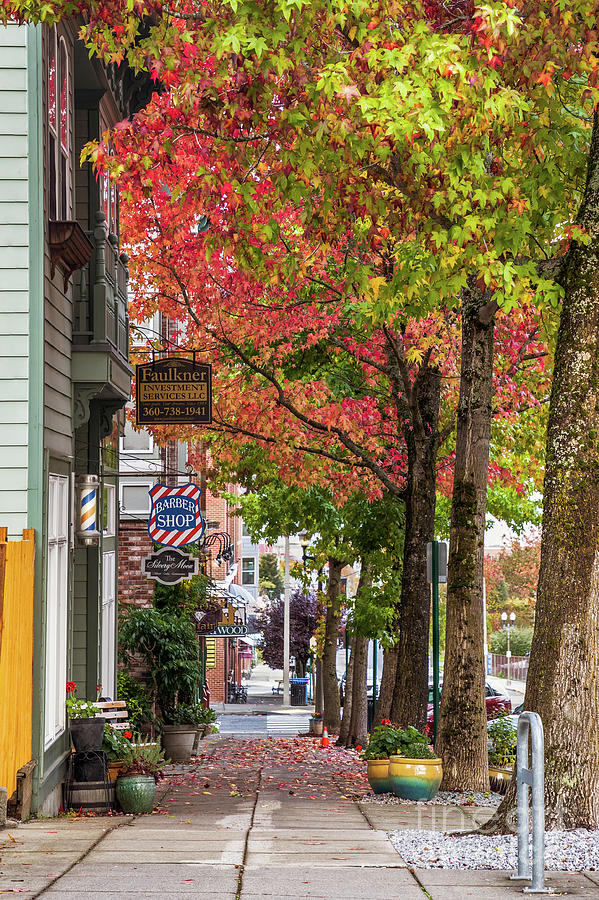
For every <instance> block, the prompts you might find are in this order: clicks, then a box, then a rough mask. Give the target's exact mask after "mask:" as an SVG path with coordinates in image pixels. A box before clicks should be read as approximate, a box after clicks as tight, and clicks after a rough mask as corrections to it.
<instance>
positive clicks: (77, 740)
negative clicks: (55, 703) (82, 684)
mask: <svg viewBox="0 0 599 900" xmlns="http://www.w3.org/2000/svg"><path fill="white" fill-rule="evenodd" d="M76 691H77V685H76V683H75V682H74V681H67V699H66V703H65V705H66V708H67V715H68V717H69V731H70V733H71V740H72V741H73V746H74V748H75V750H77V752H80V753H81V752H83V751H85V750H100V748H101V747H102V738H103V736H104V723H105V721H106V720H105V719H104V718H103V717H102V716H99V715H98V713H99V712H100V710H99V709H98V707H97V706H95V704H94V703H93V702H92V701H91V700H82V699H81V698H79V697H76V696H75V693H76Z"/></svg>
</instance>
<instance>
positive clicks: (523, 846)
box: [510, 712, 551, 894]
mask: <svg viewBox="0 0 599 900" xmlns="http://www.w3.org/2000/svg"><path fill="white" fill-rule="evenodd" d="M529 734H530V737H531V738H532V768H530V769H529V768H528V737H529ZM516 767H517V770H516V774H517V784H518V874H517V875H511V876H510V878H512V879H514V880H528V879H529V878H530V858H529V852H528V838H529V828H528V808H529V805H528V791H529V788H532V883H531V886H530V887H525V888H523V891H524V892H525V893H527V894H550V893H551V891H550V890H549V889H548V888H546V887H545V738H544V736H543V723H542V722H541V717H540V716H539V714H538V713H534V712H523V713H521V714H520V717H519V718H518V751H517V757H516Z"/></svg>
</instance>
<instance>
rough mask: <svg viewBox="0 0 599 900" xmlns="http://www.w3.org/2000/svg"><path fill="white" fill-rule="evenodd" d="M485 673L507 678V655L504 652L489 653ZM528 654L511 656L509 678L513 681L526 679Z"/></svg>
mask: <svg viewBox="0 0 599 900" xmlns="http://www.w3.org/2000/svg"><path fill="white" fill-rule="evenodd" d="M487 659H488V668H487V675H499V677H500V678H507V668H508V666H507V656H506V655H505V654H504V653H489V655H488V657H487ZM528 660H529V657H528V656H512V658H511V660H510V678H513V680H514V681H526V678H527V676H528Z"/></svg>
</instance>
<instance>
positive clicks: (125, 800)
mask: <svg viewBox="0 0 599 900" xmlns="http://www.w3.org/2000/svg"><path fill="white" fill-rule="evenodd" d="M165 765H166V763H165V760H164V752H163V751H162V749H161V747H160V741H158V742H157V743H153V744H138V743H132V744H131V747H130V749H129V750H128V751H127V752H126V755H125V758H124V760H123V764H122V765H121V768H120V769H119V774H118V778H117V780H116V796H117V800H118V801H119V804H120V807H121V809H122V810H123V812H124V813H134V814H140V813H151V812H152V808H153V806H154V798H155V796H156V783H157V782H158V781H159V779H160V778H161V775H162V769H163V768H164V766H165Z"/></svg>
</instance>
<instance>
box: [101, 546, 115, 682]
mask: <svg viewBox="0 0 599 900" xmlns="http://www.w3.org/2000/svg"><path fill="white" fill-rule="evenodd" d="M115 558H116V554H115V552H114V550H111V551H110V552H109V553H103V554H102V696H103V697H112V698H113V699H114V694H115V691H114V664H115V646H116V645H115V641H116V607H115Z"/></svg>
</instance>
